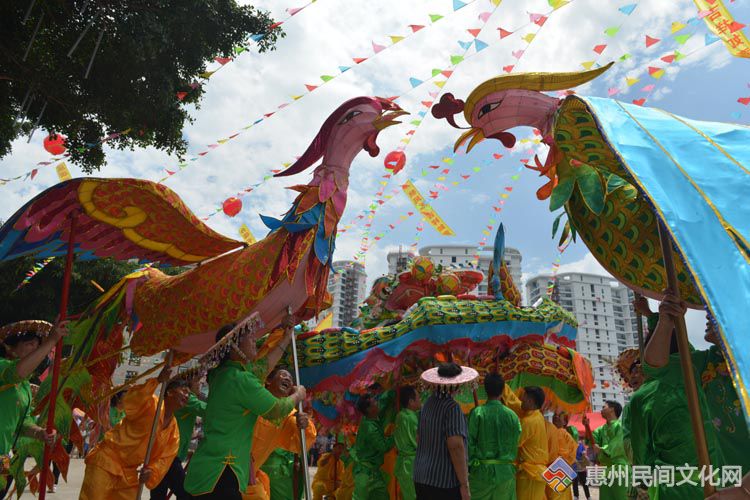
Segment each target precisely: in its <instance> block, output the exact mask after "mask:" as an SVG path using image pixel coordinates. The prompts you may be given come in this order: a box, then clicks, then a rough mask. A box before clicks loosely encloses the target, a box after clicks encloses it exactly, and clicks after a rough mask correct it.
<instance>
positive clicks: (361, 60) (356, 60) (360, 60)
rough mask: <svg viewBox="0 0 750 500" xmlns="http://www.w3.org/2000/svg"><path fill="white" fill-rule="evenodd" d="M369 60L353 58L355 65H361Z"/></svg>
mask: <svg viewBox="0 0 750 500" xmlns="http://www.w3.org/2000/svg"><path fill="white" fill-rule="evenodd" d="M366 60H367V58H366V57H352V61H354V63H355V64H361V63H363V62H365V61H366Z"/></svg>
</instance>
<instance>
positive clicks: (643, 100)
mask: <svg viewBox="0 0 750 500" xmlns="http://www.w3.org/2000/svg"><path fill="white" fill-rule="evenodd" d="M633 104H635V105H636V106H643V105H644V104H646V98H645V97H641V98H640V99H633Z"/></svg>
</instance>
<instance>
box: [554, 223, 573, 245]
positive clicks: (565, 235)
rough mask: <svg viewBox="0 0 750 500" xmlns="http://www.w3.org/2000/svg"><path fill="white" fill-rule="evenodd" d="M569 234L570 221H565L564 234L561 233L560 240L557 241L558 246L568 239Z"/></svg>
mask: <svg viewBox="0 0 750 500" xmlns="http://www.w3.org/2000/svg"><path fill="white" fill-rule="evenodd" d="M568 235H570V221H569V220H568V221H566V222H565V226H563V230H562V234H561V235H560V241H558V242H557V246H559V247H561V246H562V244H563V243H565V240H566V239H568Z"/></svg>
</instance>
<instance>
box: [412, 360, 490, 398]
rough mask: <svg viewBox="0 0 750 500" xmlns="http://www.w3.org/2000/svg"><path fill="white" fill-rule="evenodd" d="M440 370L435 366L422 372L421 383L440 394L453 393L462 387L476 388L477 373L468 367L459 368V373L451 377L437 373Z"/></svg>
mask: <svg viewBox="0 0 750 500" xmlns="http://www.w3.org/2000/svg"><path fill="white" fill-rule="evenodd" d="M440 368H441V367H440V366H436V367H435V368H430V369H429V370H426V371H424V372H422V375H421V377H420V379H421V380H422V383H423V384H426V385H430V386H432V388H433V389H435V390H437V391H440V392H454V391H456V390H458V389H459V388H460V387H461V386H463V385H467V384H473V385H474V386H476V384H477V380H478V379H479V372H478V371H476V370H475V369H474V368H470V367H468V366H459V368H460V369H461V371H460V372H459V373H458V374H456V375H455V376H453V377H448V376H444V375H441V374H440V373H438V372H439V371H440Z"/></svg>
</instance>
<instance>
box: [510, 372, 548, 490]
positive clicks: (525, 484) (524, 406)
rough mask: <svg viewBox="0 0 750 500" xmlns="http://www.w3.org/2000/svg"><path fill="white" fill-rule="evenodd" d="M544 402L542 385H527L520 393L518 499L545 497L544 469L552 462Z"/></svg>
mask: <svg viewBox="0 0 750 500" xmlns="http://www.w3.org/2000/svg"><path fill="white" fill-rule="evenodd" d="M543 405H544V391H543V390H542V389H541V388H540V387H536V386H529V387H526V388H524V391H523V394H522V395H521V413H522V415H521V438H520V439H519V441H518V467H517V469H518V472H517V473H516V499H517V500H540V499H543V498H544V488H545V486H547V483H546V482H545V481H544V477H543V476H542V473H543V472H544V470H545V469H546V468H547V463H548V462H549V449H548V445H547V429H546V426H545V422H544V417H543V416H542V412H541V411H540V409H541V408H542V406H543Z"/></svg>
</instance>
